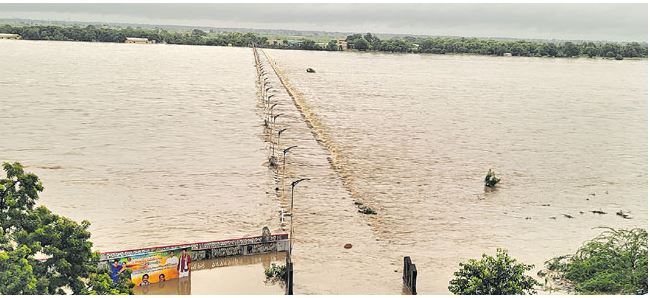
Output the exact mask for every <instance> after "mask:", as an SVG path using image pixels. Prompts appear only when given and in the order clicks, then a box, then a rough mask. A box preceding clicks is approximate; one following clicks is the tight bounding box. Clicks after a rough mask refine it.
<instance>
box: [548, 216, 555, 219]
mask: <svg viewBox="0 0 650 298" xmlns="http://www.w3.org/2000/svg"><path fill="white" fill-rule="evenodd" d="M549 218H550V219H557V217H555V216H551V217H549Z"/></svg>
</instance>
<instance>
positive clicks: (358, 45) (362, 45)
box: [353, 37, 370, 51]
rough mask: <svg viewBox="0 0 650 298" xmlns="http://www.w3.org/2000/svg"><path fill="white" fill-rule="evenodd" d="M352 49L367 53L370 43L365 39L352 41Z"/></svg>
mask: <svg viewBox="0 0 650 298" xmlns="http://www.w3.org/2000/svg"><path fill="white" fill-rule="evenodd" d="M353 43H354V48H355V49H357V50H359V51H367V50H368V49H370V43H369V42H368V41H367V40H366V39H365V38H363V37H362V38H359V39H355V40H354V42H353Z"/></svg>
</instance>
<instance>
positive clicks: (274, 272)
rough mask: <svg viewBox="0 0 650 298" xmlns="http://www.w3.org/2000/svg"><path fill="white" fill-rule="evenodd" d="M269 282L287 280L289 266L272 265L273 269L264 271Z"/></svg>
mask: <svg viewBox="0 0 650 298" xmlns="http://www.w3.org/2000/svg"><path fill="white" fill-rule="evenodd" d="M264 275H266V279H267V280H286V279H287V266H285V265H276V264H271V267H269V268H266V269H264Z"/></svg>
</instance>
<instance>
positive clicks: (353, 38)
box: [0, 25, 648, 59]
mask: <svg viewBox="0 0 650 298" xmlns="http://www.w3.org/2000/svg"><path fill="white" fill-rule="evenodd" d="M0 33H14V34H20V35H21V37H22V38H23V39H30V40H64V41H88V42H93V41H94V42H124V41H125V40H126V38H127V37H139V38H147V39H150V40H155V41H156V42H159V43H168V44H186V45H207V46H236V47H245V46H251V45H256V46H258V47H268V48H280V49H299V50H325V51H338V50H341V48H340V43H339V42H337V41H336V40H330V41H329V42H328V43H326V44H325V43H317V42H316V41H314V40H310V39H300V40H287V39H284V40H282V41H275V42H272V43H269V42H268V41H269V39H268V38H267V37H265V36H259V35H257V34H255V33H250V32H249V33H241V32H220V33H218V32H205V31H203V30H200V29H194V30H192V31H190V32H188V31H167V30H164V29H144V28H132V27H127V28H108V27H96V26H92V25H89V26H86V27H79V26H71V27H63V26H44V25H30V26H11V25H0ZM345 41H346V43H347V48H346V49H355V50H358V51H378V52H392V53H432V54H476V55H495V56H502V55H504V54H507V53H509V54H511V55H512V56H528V57H607V58H616V59H623V57H625V58H635V57H640V58H647V57H648V44H647V43H638V42H630V43H613V42H591V41H586V42H571V41H566V42H552V41H530V40H505V39H480V38H465V37H412V36H405V37H394V38H390V39H383V40H382V39H380V38H379V37H378V36H376V35H373V34H371V33H366V34H352V35H349V36H347V37H346V39H345ZM344 50H345V49H344Z"/></svg>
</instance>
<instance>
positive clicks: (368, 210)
mask: <svg viewBox="0 0 650 298" xmlns="http://www.w3.org/2000/svg"><path fill="white" fill-rule="evenodd" d="M359 213H363V214H371V215H374V214H377V212H376V211H375V210H372V208H370V207H368V206H363V205H361V206H359Z"/></svg>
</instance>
